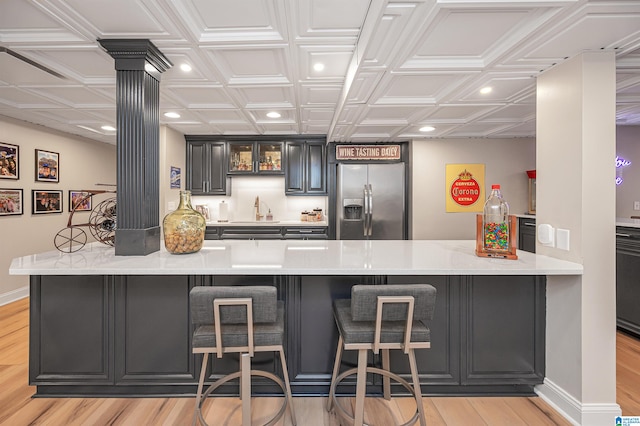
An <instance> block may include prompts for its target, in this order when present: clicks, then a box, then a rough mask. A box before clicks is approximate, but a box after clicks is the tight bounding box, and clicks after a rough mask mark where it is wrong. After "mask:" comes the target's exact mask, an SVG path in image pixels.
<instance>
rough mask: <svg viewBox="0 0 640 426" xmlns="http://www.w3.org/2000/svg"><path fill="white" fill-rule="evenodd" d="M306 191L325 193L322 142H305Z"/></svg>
mask: <svg viewBox="0 0 640 426" xmlns="http://www.w3.org/2000/svg"><path fill="white" fill-rule="evenodd" d="M306 151H307V152H306V156H307V158H306V192H307V194H314V195H325V194H326V193H327V173H326V170H327V168H326V164H325V163H326V156H325V145H324V142H319V143H307V150H306Z"/></svg>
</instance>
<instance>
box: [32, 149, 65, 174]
mask: <svg viewBox="0 0 640 426" xmlns="http://www.w3.org/2000/svg"><path fill="white" fill-rule="evenodd" d="M36 182H60V154H58V153H57V152H50V151H43V150H41V149H36Z"/></svg>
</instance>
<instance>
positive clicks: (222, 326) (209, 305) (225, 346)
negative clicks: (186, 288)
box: [189, 286, 296, 426]
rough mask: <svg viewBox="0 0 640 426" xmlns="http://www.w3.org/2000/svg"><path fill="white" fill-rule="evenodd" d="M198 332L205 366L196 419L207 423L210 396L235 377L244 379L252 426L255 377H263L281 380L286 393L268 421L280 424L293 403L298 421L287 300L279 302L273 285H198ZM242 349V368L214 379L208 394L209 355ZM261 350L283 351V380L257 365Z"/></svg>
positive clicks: (246, 419)
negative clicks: (288, 353) (287, 350)
mask: <svg viewBox="0 0 640 426" xmlns="http://www.w3.org/2000/svg"><path fill="white" fill-rule="evenodd" d="M189 301H190V304H191V321H192V322H193V324H195V325H196V329H195V331H194V332H193V342H192V350H193V353H201V354H203V357H202V366H201V368H200V380H199V382H198V392H197V394H196V403H195V409H194V418H193V424H194V425H195V424H196V419H199V421H200V422H201V423H202V424H203V425H206V424H207V423H206V422H205V420H204V417H203V415H202V406H203V404H204V402H205V401H206V399H207V397H208V396H209V395H210V394H211V392H213V391H214V390H216V389H217V388H218V387H220V386H221V385H223V384H224V383H227V382H228V381H230V380H233V379H236V378H240V398H241V399H242V425H243V426H250V425H251V376H261V377H266V378H268V379H271V380H273V381H274V382H275V383H277V384H278V385H279V386H280V388H281V389H282V391H283V392H284V394H285V399H284V402H283V404H282V407H281V408H280V410H279V411H278V412H277V413H276V414H275V416H274V417H273V418H272V419H271V420H269V421H268V422H267V423H266V424H267V425H272V424H274V423H276V422H277V421H278V420H279V419H280V417H282V415H283V414H284V412H285V410H286V407H287V405H289V410H290V413H291V421H292V423H293V424H294V425H295V424H296V418H295V414H294V411H293V398H292V396H291V386H290V385H289V373H288V371H287V362H286V360H285V357H284V349H283V341H284V303H283V302H280V301H277V292H276V288H275V287H273V286H238V287H235V286H229V287H194V288H193V289H192V290H191V292H190V294H189ZM232 352H235V353H240V371H238V372H235V373H231V374H228V375H226V376H224V377H221V378H220V379H218V380H216V381H215V382H214V383H212V384H211V385H210V386H209V387H208V388H207V390H206V391H205V392H204V394H203V393H202V388H203V385H204V380H205V376H206V371H207V362H208V360H209V354H216V356H217V357H218V358H222V355H223V354H225V353H232ZM255 352H279V353H280V361H281V363H282V372H283V375H284V383H283V382H282V380H281V379H280V378H279V377H277V376H276V375H274V374H272V373H268V372H266V371H260V370H252V369H251V357H253V354H254V353H255Z"/></svg>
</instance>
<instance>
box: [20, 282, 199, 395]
mask: <svg viewBox="0 0 640 426" xmlns="http://www.w3.org/2000/svg"><path fill="white" fill-rule="evenodd" d="M193 285H194V278H193V277H189V276H184V275H181V276H165V275H153V276H99V275H91V276H36V277H32V278H31V308H30V321H31V333H30V351H29V358H30V362H29V383H30V384H31V385H38V386H39V394H43V395H46V394H47V393H51V394H57V395H70V394H75V395H77V394H78V392H79V391H78V388H77V386H81V387H82V386H96V387H94V388H92V393H93V394H109V395H132V394H144V393H155V394H157V393H164V392H168V391H170V390H171V389H173V392H175V391H176V390H178V389H180V390H182V391H184V389H183V387H186V388H188V389H189V390H190V389H191V388H192V385H193V383H196V381H197V379H196V375H195V362H194V360H195V356H194V355H193V354H191V334H192V330H193V327H192V325H191V322H190V320H189V315H188V312H189V291H190V289H191V288H192V287H193ZM46 385H53V387H47V386H46Z"/></svg>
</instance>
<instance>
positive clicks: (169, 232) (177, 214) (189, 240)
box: [162, 191, 207, 254]
mask: <svg viewBox="0 0 640 426" xmlns="http://www.w3.org/2000/svg"><path fill="white" fill-rule="evenodd" d="M206 227H207V223H206V221H205V219H204V216H202V215H201V214H200V213H198V212H197V211H195V210H194V209H193V207H191V191H180V205H179V206H178V208H177V209H176V210H175V211H173V212H171V213H169V214H168V215H166V216H165V217H164V220H163V221H162V231H163V233H164V245H165V247H166V248H167V251H168V252H169V253H175V254H186V253H195V252H197V251H198V250H200V249H201V248H202V243H203V242H204V231H205V229H206Z"/></svg>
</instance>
